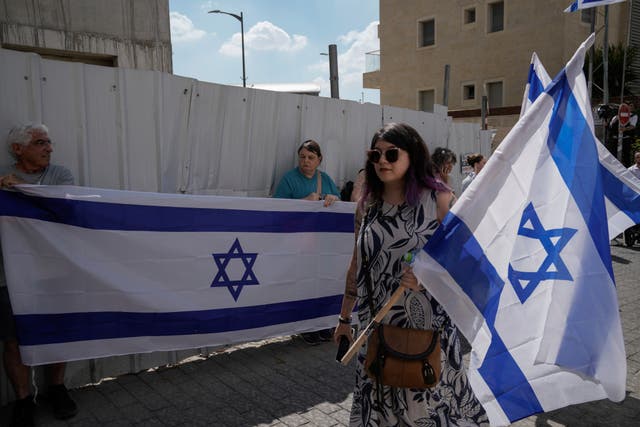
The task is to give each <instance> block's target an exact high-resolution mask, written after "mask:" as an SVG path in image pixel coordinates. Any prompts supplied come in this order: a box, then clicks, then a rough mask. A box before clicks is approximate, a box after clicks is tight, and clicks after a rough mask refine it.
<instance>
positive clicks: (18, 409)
mask: <svg viewBox="0 0 640 427" xmlns="http://www.w3.org/2000/svg"><path fill="white" fill-rule="evenodd" d="M7 143H8V148H9V152H10V153H11V155H12V156H13V158H14V159H15V164H13V165H12V166H10V167H8V168H6V169H5V170H2V171H0V188H2V189H10V188H11V187H13V186H14V185H16V184H43V185H45V184H47V185H64V184H73V175H72V174H71V172H70V171H69V170H68V169H67V168H65V167H63V166H58V165H52V164H50V163H49V162H50V160H51V153H52V152H53V146H52V143H51V140H50V139H49V130H48V129H47V127H46V126H45V125H43V124H27V125H24V126H18V127H15V128H13V129H11V131H10V132H9V136H8V138H7ZM1 258H2V254H1V252H0V339H2V340H3V342H4V367H5V371H6V372H7V376H8V377H9V380H10V381H11V384H12V385H13V388H14V391H15V394H16V399H17V400H16V403H15V406H14V410H13V417H12V425H14V426H32V425H33V423H34V413H35V409H36V406H35V402H34V398H33V396H31V394H30V388H29V367H28V366H25V365H24V364H23V363H22V358H21V357H20V350H19V348H18V341H17V335H16V330H15V323H14V320H13V311H12V310H11V303H10V301H9V294H8V291H7V284H6V279H5V274H4V264H3V262H2V259H1ZM45 371H46V377H47V380H48V384H49V387H48V392H47V396H48V398H49V400H50V402H51V405H52V407H53V413H54V415H55V417H56V418H59V419H65V418H71V417H73V416H74V415H76V413H77V412H78V408H77V406H76V403H75V402H74V401H73V399H71V397H70V396H69V393H68V392H67V389H66V387H65V386H64V371H65V364H64V363H56V364H52V365H48V366H46V367H45Z"/></svg>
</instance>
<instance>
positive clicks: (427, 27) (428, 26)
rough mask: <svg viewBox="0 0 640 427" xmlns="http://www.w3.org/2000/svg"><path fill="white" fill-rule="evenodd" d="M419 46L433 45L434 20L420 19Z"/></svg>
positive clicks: (434, 36) (434, 41)
mask: <svg viewBox="0 0 640 427" xmlns="http://www.w3.org/2000/svg"><path fill="white" fill-rule="evenodd" d="M419 27H420V47H423V46H433V45H434V44H435V43H436V21H435V20H434V19H429V20H427V21H420V26H419Z"/></svg>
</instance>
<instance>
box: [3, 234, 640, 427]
mask: <svg viewBox="0 0 640 427" xmlns="http://www.w3.org/2000/svg"><path fill="white" fill-rule="evenodd" d="M611 250H612V255H613V261H614V271H615V275H616V280H617V283H618V295H619V301H620V311H621V316H622V327H623V330H624V337H625V343H626V351H627V362H628V375H627V397H626V399H625V400H624V401H623V402H622V403H613V402H610V401H608V400H601V401H597V402H590V403H585V404H581V405H574V406H570V407H567V408H562V409H559V410H556V411H553V412H550V413H546V414H540V415H538V416H532V417H529V418H527V419H524V420H520V421H518V422H517V423H515V424H514V426H519V427H529V426H640V283H639V279H640V248H638V247H636V248H633V249H629V248H625V247H622V246H619V245H618V244H617V243H616V242H615V241H614V243H613V244H612V247H611ZM335 351H336V348H335V346H334V345H333V344H330V343H323V344H320V345H317V346H309V345H307V344H305V343H304V342H302V341H301V340H300V339H299V338H291V337H284V338H279V339H274V340H269V341H267V342H259V343H250V344H245V345H241V346H235V347H232V348H228V349H226V350H224V351H221V352H220V353H218V354H216V355H213V356H210V357H208V358H206V359H204V358H192V359H191V360H189V361H185V362H183V363H180V364H179V365H177V366H172V367H163V368H158V369H155V370H150V371H145V372H141V373H139V374H131V375H124V376H121V377H119V378H116V379H110V380H105V381H103V382H102V383H101V384H99V385H90V386H86V387H82V388H78V389H75V390H73V391H72V395H73V396H74V398H75V399H76V400H77V402H78V405H79V407H80V413H79V414H78V415H77V416H76V417H75V418H73V419H71V420H69V421H67V422H63V421H57V420H55V419H53V418H52V416H51V415H50V411H49V410H48V408H47V405H46V402H43V403H41V404H39V410H38V415H37V419H36V422H37V425H38V426H91V427H95V426H134V425H136V426H154V425H158V426H165V425H166V426H278V427H285V426H300V425H305V426H344V425H348V418H349V409H350V407H351V398H352V387H353V381H354V378H353V375H354V372H353V364H351V366H349V367H342V366H340V365H339V364H337V363H336V362H335V361H334V357H335ZM467 357H468V356H467ZM9 413H10V408H9V407H8V406H6V407H4V408H2V409H1V411H0V426H6V425H8V420H9Z"/></svg>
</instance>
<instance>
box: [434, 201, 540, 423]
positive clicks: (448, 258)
mask: <svg viewBox="0 0 640 427" xmlns="http://www.w3.org/2000/svg"><path fill="white" fill-rule="evenodd" d="M424 251H425V252H426V253H427V254H429V256H430V257H432V258H433V259H434V260H435V261H437V262H438V264H440V265H441V266H442V267H443V268H444V269H445V270H447V272H448V273H449V274H450V275H451V277H452V278H453V279H454V280H455V281H456V282H457V284H458V285H459V286H460V287H461V288H462V290H463V291H464V292H465V294H467V296H468V297H469V298H470V299H471V301H473V303H474V305H475V306H476V308H477V309H478V310H479V311H480V312H481V313H482V314H483V316H484V318H485V320H486V322H487V324H488V326H489V329H490V330H491V334H492V337H491V344H490V346H489V350H488V352H487V355H486V357H485V359H484V361H483V363H482V366H481V367H480V369H479V372H480V374H481V375H482V377H483V379H484V380H485V382H486V383H487V385H488V386H489V388H490V389H491V392H492V393H493V395H494V396H495V398H496V399H497V400H498V402H499V403H500V406H501V407H502V409H503V411H504V412H505V414H506V416H507V417H508V418H509V420H511V421H515V420H518V419H520V418H523V417H525V416H528V415H530V414H533V413H538V412H543V409H542V406H541V405H540V402H539V401H538V398H537V396H536V394H535V392H534V391H533V389H532V388H531V385H529V382H528V381H527V378H526V376H525V374H524V373H523V372H522V370H521V369H520V367H519V366H518V364H517V363H516V361H515V360H514V359H513V357H512V356H511V354H510V353H509V351H508V350H507V349H506V348H505V345H504V343H503V342H502V340H501V339H500V336H499V335H498V332H497V331H496V330H495V326H494V324H495V319H496V313H497V310H498V304H499V302H500V293H501V292H502V289H503V287H504V282H503V281H502V279H501V278H500V276H499V275H498V273H497V272H496V270H495V268H494V266H493V265H492V264H491V262H490V261H489V260H488V259H487V257H486V255H485V254H484V251H483V250H482V248H481V246H480V244H479V243H478V241H477V240H476V239H475V237H474V236H473V233H472V232H471V230H469V228H468V227H467V226H466V224H465V223H464V222H463V221H462V220H461V219H460V218H458V217H457V216H456V215H454V214H453V213H451V212H449V214H448V215H447V216H446V217H445V219H444V221H443V222H442V225H441V226H440V227H439V228H438V229H437V230H436V232H435V233H434V234H433V236H432V237H431V238H430V239H429V241H428V242H427V244H426V245H425V247H424Z"/></svg>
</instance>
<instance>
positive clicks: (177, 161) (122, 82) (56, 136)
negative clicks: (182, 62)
mask: <svg viewBox="0 0 640 427" xmlns="http://www.w3.org/2000/svg"><path fill="white" fill-rule="evenodd" d="M0 93H1V94H2V96H0V135H1V136H0V140H1V141H2V145H0V148H1V149H0V165H7V164H9V163H10V162H11V161H12V160H11V158H10V156H9V153H8V151H7V150H6V149H5V147H6V146H5V143H4V139H5V137H6V135H7V133H8V131H9V129H10V128H11V127H12V126H15V125H16V124H18V123H22V122H27V121H41V122H44V123H45V124H47V125H48V126H49V129H50V137H51V139H52V140H53V141H54V144H55V145H54V147H55V148H54V153H53V162H54V163H59V164H64V165H65V166H67V167H68V168H69V169H71V171H72V172H73V174H74V175H75V177H76V181H77V183H78V184H80V185H85V186H92V187H102V188H113V189H124V190H138V191H156V192H167V193H180V192H181V193H191V194H218V195H228V196H261V197H265V196H269V194H271V193H272V191H273V189H274V187H275V185H276V184H277V183H278V182H279V180H280V177H281V176H282V175H283V174H284V173H285V171H287V170H289V169H291V168H292V167H294V166H295V165H296V159H297V155H296V149H297V147H298V146H299V144H300V143H301V141H304V140H305V139H308V138H314V139H316V140H317V141H319V143H320V144H321V146H322V151H323V162H322V169H323V170H324V171H326V172H327V173H328V174H329V175H330V176H331V177H333V178H334V180H335V181H336V183H337V184H338V186H342V185H343V184H344V182H346V181H347V180H352V179H354V178H355V175H356V173H357V171H358V170H359V169H360V168H361V167H362V166H363V164H364V157H365V155H364V153H365V150H366V149H367V148H368V146H369V144H370V142H371V137H372V135H373V134H374V132H375V131H376V130H377V129H379V128H380V127H381V126H382V124H383V123H384V122H389V121H399V122H406V123H409V124H410V125H412V126H413V127H415V128H416V130H418V132H420V134H421V135H422V136H423V137H424V138H425V140H426V141H427V144H428V145H429V148H431V149H432V148H433V147H436V146H446V147H450V148H452V149H453V150H454V151H456V152H457V153H467V152H481V153H483V154H484V155H486V156H488V155H489V154H490V147H489V134H488V133H486V132H481V131H480V126H479V125H477V124H473V125H471V124H455V123H452V121H451V118H449V117H447V110H446V108H444V107H439V106H438V107H437V108H436V112H435V113H434V114H430V113H424V112H420V111H411V110H408V109H402V108H394V107H386V106H380V105H376V104H360V103H357V102H353V101H343V100H338V99H331V98H322V97H316V96H308V95H294V94H288V93H278V92H269V91H263V90H257V89H250V88H242V87H235V86H223V85H216V84H212V83H205V82H199V81H197V80H194V79H188V78H184V77H180V76H174V75H171V74H167V73H160V72H157V71H142V70H130V69H123V68H108V67H99V66H94V65H86V64H79V63H69V62H61V61H54V60H44V59H42V58H41V57H40V56H38V55H36V54H33V53H22V52H15V51H10V50H3V49H0ZM452 179H453V184H454V188H456V189H458V190H459V184H460V182H461V180H462V175H461V173H460V169H459V168H455V169H454V172H453V174H452ZM1 350H2V349H1V345H0V351H1ZM210 351H212V349H194V350H187V351H180V352H169V353H152V354H136V355H131V356H119V357H111V358H104V359H97V360H86V361H79V362H73V363H71V364H70V365H69V368H68V371H67V378H68V384H69V385H70V386H79V385H84V384H87V383H89V382H98V381H100V379H101V378H105V377H109V376H115V375H119V374H122V373H126V372H137V371H140V370H142V369H147V368H151V367H154V366H160V365H165V364H170V363H176V362H177V361H179V360H181V359H184V358H186V357H189V356H192V355H194V354H199V353H208V352H210ZM37 372H38V374H37V378H36V380H37V381H38V382H41V381H42V379H43V375H42V373H41V372H40V370H37ZM12 399H13V391H12V390H11V387H10V385H9V383H8V381H7V379H6V376H5V374H4V373H3V368H1V367H0V404H4V403H6V402H7V401H9V400H12Z"/></svg>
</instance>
